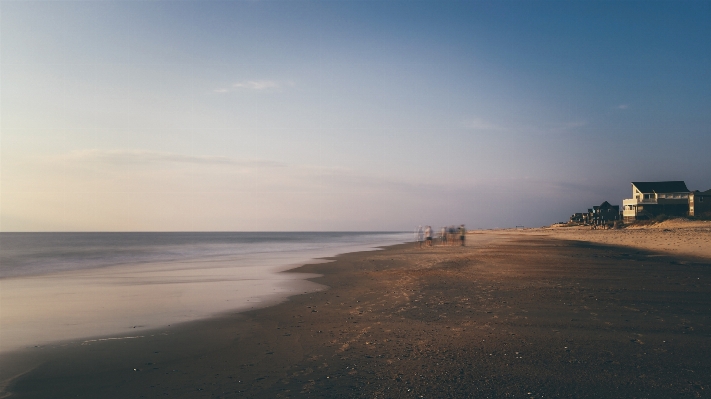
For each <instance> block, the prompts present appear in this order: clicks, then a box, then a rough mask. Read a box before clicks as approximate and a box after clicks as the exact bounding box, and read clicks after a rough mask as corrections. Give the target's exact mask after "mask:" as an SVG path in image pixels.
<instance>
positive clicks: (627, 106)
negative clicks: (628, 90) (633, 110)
mask: <svg viewBox="0 0 711 399" xmlns="http://www.w3.org/2000/svg"><path fill="white" fill-rule="evenodd" d="M629 107H630V106H629V105H627V104H620V105H618V106H617V109H627V108H629Z"/></svg>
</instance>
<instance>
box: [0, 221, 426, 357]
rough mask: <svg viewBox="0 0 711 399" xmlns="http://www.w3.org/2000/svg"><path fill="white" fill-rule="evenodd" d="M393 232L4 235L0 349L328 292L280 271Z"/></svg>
mask: <svg viewBox="0 0 711 399" xmlns="http://www.w3.org/2000/svg"><path fill="white" fill-rule="evenodd" d="M411 239H412V238H411V233H398V232H385V233H382V232H325V233H324V232H234V233H230V232H213V233H210V232H204V233H203V232H193V233H191V232H176V233H158V232H156V233H0V336H1V337H2V340H0V352H3V351H10V350H16V349H23V348H34V347H37V348H41V347H42V346H43V345H52V344H55V343H59V342H67V341H77V340H79V341H81V340H86V339H89V338H91V337H93V338H94V339H96V338H97V337H103V338H101V339H123V338H129V337H130V338H133V337H136V336H140V335H141V334H143V333H144V332H145V331H149V330H152V329H156V328H163V327H166V326H170V325H175V324H176V323H181V322H186V321H193V320H198V319H201V318H206V317H211V316H215V315H218V314H223V313H227V312H238V311H243V310H248V309H252V308H255V307H262V306H268V305H270V304H274V303H278V302H280V301H283V300H286V298H288V296H290V295H294V294H297V293H304V292H313V291H318V290H321V289H324V288H325V287H322V286H320V285H318V284H316V283H313V282H311V281H307V280H306V279H307V278H309V277H313V276H311V275H308V274H304V273H289V272H285V271H287V270H288V269H290V268H293V267H296V266H298V265H301V264H304V263H307V262H313V261H317V259H319V258H324V257H331V256H335V255H337V254H341V253H346V252H355V251H365V250H374V249H376V248H377V247H379V246H386V245H393V244H398V243H403V242H407V241H410V240H411Z"/></svg>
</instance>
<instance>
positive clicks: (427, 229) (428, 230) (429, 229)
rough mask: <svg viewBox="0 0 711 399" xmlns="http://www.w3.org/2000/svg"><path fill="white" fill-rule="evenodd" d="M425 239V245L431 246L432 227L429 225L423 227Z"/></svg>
mask: <svg viewBox="0 0 711 399" xmlns="http://www.w3.org/2000/svg"><path fill="white" fill-rule="evenodd" d="M425 240H427V246H428V247H431V246H432V227H431V226H427V227H425Z"/></svg>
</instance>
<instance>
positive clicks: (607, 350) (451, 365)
mask: <svg viewBox="0 0 711 399" xmlns="http://www.w3.org/2000/svg"><path fill="white" fill-rule="evenodd" d="M477 235H480V237H476V236H477ZM467 238H468V244H470V245H471V246H468V247H464V248H461V247H434V248H426V249H417V248H415V247H414V244H400V245H396V246H391V247H388V248H385V249H383V250H382V251H371V252H356V253H350V254H344V255H339V256H336V257H335V258H334V262H331V263H326V264H313V265H309V264H307V265H304V266H301V267H299V268H298V269H292V270H291V271H290V272H297V273H314V274H321V276H320V277H316V278H312V279H310V280H311V281H314V282H316V283H318V284H323V285H326V286H328V287H329V288H328V289H326V290H325V291H320V292H315V293H310V294H302V295H296V296H293V297H291V298H289V300H287V301H285V302H282V303H280V304H278V305H275V306H272V307H268V308H262V309H259V310H253V311H248V312H244V313H238V314H226V315H223V316H220V317H217V318H211V319H209V320H202V321H197V322H191V323H188V324H185V325H181V326H176V327H175V328H171V329H164V330H159V331H156V335H154V336H151V337H145V338H144V339H140V340H138V339H137V340H124V341H103V342H94V343H90V344H87V345H74V346H71V347H60V348H53V349H52V351H53V352H52V351H46V352H45V353H44V359H43V362H44V363H43V365H42V366H40V367H37V368H34V369H33V370H32V371H30V372H29V373H27V374H25V375H24V376H21V377H20V378H17V379H16V380H14V381H13V382H11V383H10V385H9V387H8V388H9V390H10V391H15V392H17V394H18V395H17V396H16V397H19V398H31V397H43V396H42V394H43V392H44V393H47V392H55V393H56V395H59V396H69V394H70V393H72V394H74V393H77V392H76V391H72V389H76V387H77V386H80V387H82V392H80V393H81V394H80V397H92V396H93V397H127V396H128V397H138V396H140V395H144V396H145V397H159V396H160V397H163V396H164V394H167V395H168V396H169V397H218V396H219V397H222V396H224V397H232V396H247V397H250V396H274V397H277V396H281V397H291V396H303V395H304V394H308V395H312V396H339V397H393V396H408V397H409V396H412V394H417V395H416V396H415V397H419V395H423V396H424V397H431V396H442V395H445V396H458V395H465V394H470V395H471V394H478V395H481V396H483V397H487V396H503V395H504V394H511V395H514V396H527V397H536V395H539V394H541V395H544V396H548V397H550V396H553V397H556V396H557V397H564V396H571V395H572V396H577V397H595V395H597V396H598V397H599V396H610V395H612V396H620V395H622V396H627V397H630V394H632V393H634V394H635V395H638V394H640V393H641V392H645V393H646V395H647V396H648V397H664V395H667V396H668V395H670V394H671V395H672V396H675V397H695V396H694V395H695V394H696V393H698V392H701V390H704V389H706V390H708V389H711V387H710V386H709V384H708V379H704V378H701V377H703V376H704V375H707V374H708V373H709V372H711V370H709V366H708V365H706V364H705V360H703V359H701V358H700V357H701V355H700V353H703V352H704V351H705V350H706V349H708V348H709V344H708V343H706V340H707V339H706V338H705V337H706V336H707V334H708V333H709V332H711V331H709V327H708V326H707V323H706V322H705V321H704V318H705V316H704V314H705V313H703V312H701V313H699V311H701V309H707V308H708V306H709V303H708V301H709V299H707V298H708V297H709V296H708V293H709V292H711V288H710V284H709V282H711V271H710V268H709V267H708V266H709V265H705V264H701V263H698V262H697V260H698V259H697V260H692V259H689V260H688V261H686V263H685V264H681V263H679V262H678V261H679V260H682V261H684V260H683V259H680V258H679V257H678V256H674V255H671V256H670V255H668V254H660V253H654V254H652V253H651V252H649V253H646V252H644V253H631V254H630V253H629V252H630V250H629V249H626V248H624V247H622V248H620V247H609V246H600V245H596V244H585V243H582V244H581V243H576V242H573V241H564V240H560V239H555V238H551V237H541V236H536V235H534V234H528V233H525V234H520V233H514V232H503V231H497V232H496V233H490V232H489V233H479V232H477V233H474V234H471V235H469V236H468V237H467ZM477 238H481V239H482V240H480V241H476V240H477ZM648 254H649V255H654V256H647V255H648ZM569 261H574V262H575V265H576V267H577V269H575V270H571V267H570V266H569V265H568V262H569ZM643 265H644V266H643ZM704 266H705V267H704ZM583 271H584V272H585V273H582V274H581V272H583ZM650 271H651V272H653V273H654V274H655V275H656V276H657V277H653V276H650ZM586 273H587V274H586ZM659 276H663V277H664V279H660V277H659ZM692 276H696V277H698V278H699V280H697V281H695V282H692V281H691V280H690V277H692ZM659 295H662V296H663V297H664V298H665V299H666V308H665V307H664V306H660V305H658V304H656V302H655V301H654V300H653V298H655V297H656V296H659ZM611 309H613V310H611ZM694 309H698V310H697V311H694ZM680 314H682V315H683V317H682V318H683V319H684V320H678V316H679V315H680ZM646 315H649V316H650V317H646ZM654 316H656V317H657V318H655V317H654ZM659 318H662V319H664V320H665V321H664V322H659ZM675 318H676V320H675ZM608 323H609V324H608ZM659 323H661V324H659ZM664 323H666V324H664ZM689 328H690V329H689ZM162 334H165V335H162ZM663 338H666V339H663ZM49 352H52V353H49ZM648 353H649V354H648ZM5 362H7V359H5V361H4V362H3V363H5ZM6 364H7V363H6ZM66 364H70V365H71V371H69V370H67V368H66ZM637 366H640V367H643V368H644V370H643V371H644V372H643V373H642V374H643V375H644V376H645V377H644V378H641V377H640V373H639V371H637V370H639V368H638V367H637ZM682 366H683V367H687V369H689V370H695V374H692V375H691V377H689V376H688V375H686V374H684V375H683V376H682V375H681V374H680V373H681V371H680V370H681V369H683V367H682ZM134 368H135V369H136V370H135V371H134V370H133V369H134ZM462 372H463V374H461V373H462ZM695 376H696V377H695ZM682 377H683V378H685V379H686V381H687V382H688V381H691V382H693V383H687V382H684V383H680V382H678V381H677V380H679V378H682ZM689 378H691V379H689ZM699 378H701V379H699ZM43 389H44V390H45V391H43ZM527 392H532V393H531V394H530V395H527ZM62 393H64V394H66V395H63V394H62ZM139 394H140V395H139ZM56 395H55V396H56ZM82 395H84V396H82ZM45 396H46V395H45Z"/></svg>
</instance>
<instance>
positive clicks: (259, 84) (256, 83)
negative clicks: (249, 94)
mask: <svg viewBox="0 0 711 399" xmlns="http://www.w3.org/2000/svg"><path fill="white" fill-rule="evenodd" d="M232 87H234V88H237V89H240V88H245V89H251V90H266V89H277V88H279V87H281V85H280V84H279V82H275V81H273V80H249V81H246V82H240V83H235V84H233V85H232Z"/></svg>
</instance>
